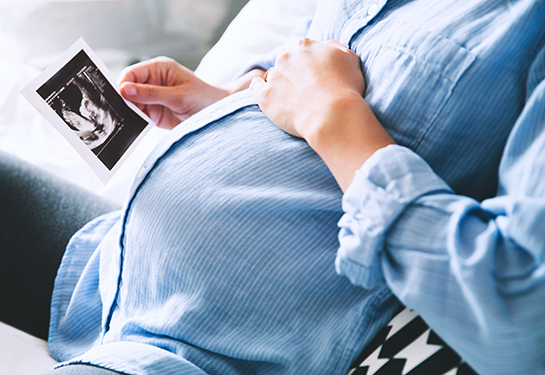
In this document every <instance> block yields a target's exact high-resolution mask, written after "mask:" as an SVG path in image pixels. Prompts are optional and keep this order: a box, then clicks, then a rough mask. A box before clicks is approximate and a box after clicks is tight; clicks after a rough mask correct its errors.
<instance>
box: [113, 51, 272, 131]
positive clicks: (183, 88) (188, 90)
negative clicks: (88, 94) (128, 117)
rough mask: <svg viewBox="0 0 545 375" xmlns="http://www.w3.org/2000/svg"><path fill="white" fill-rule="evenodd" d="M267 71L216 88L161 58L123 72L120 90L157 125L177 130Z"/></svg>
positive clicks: (252, 72) (168, 60)
mask: <svg viewBox="0 0 545 375" xmlns="http://www.w3.org/2000/svg"><path fill="white" fill-rule="evenodd" d="M263 74H264V71H263V70H261V69H255V70H252V71H250V72H248V73H247V74H246V75H244V76H242V77H241V78H240V79H238V80H237V81H235V82H232V83H231V84H229V85H228V86H226V87H216V86H212V85H209V84H208V83H206V82H204V81H203V80H201V79H200V78H198V77H197V76H196V75H195V74H194V73H193V72H192V71H191V70H189V69H187V68H186V67H184V66H182V65H180V64H179V63H177V62H176V61H175V60H173V59H170V58H168V57H158V58H155V59H152V60H148V61H143V62H141V63H138V64H135V65H132V66H129V67H127V68H125V69H124V70H123V72H122V73H121V78H120V91H121V95H123V97H124V98H125V99H127V100H129V101H131V102H133V103H134V104H136V105H137V106H138V107H139V108H140V109H141V110H142V111H143V112H144V113H146V114H147V115H148V116H149V117H150V118H151V119H152V120H153V121H154V122H155V123H156V124H157V126H159V127H160V128H165V129H173V128H174V127H176V125H178V124H179V123H181V122H182V121H184V120H186V119H188V118H189V117H191V116H192V115H194V114H195V113H197V112H199V111H200V110H202V109H204V108H206V107H208V106H209V105H211V104H213V103H215V102H217V101H218V100H220V99H223V98H225V97H226V96H229V95H231V94H233V93H235V92H237V91H240V90H243V89H246V88H248V86H249V84H250V81H251V79H252V78H254V77H262V76H263Z"/></svg>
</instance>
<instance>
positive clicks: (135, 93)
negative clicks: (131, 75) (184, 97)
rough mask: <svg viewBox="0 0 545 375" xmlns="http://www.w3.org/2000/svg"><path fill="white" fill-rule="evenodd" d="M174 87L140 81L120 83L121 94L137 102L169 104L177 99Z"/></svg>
mask: <svg viewBox="0 0 545 375" xmlns="http://www.w3.org/2000/svg"><path fill="white" fill-rule="evenodd" d="M175 90H176V88H174V87H165V86H157V85H148V84H140V83H131V82H124V83H122V84H121V88H120V92H121V95H123V97H124V98H125V99H127V100H130V101H131V102H134V103H137V104H161V105H165V106H167V107H169V106H171V105H172V104H173V103H172V102H173V101H179V95H177V93H176V92H174V91H175Z"/></svg>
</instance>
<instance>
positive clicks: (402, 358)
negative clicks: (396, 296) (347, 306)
mask: <svg viewBox="0 0 545 375" xmlns="http://www.w3.org/2000/svg"><path fill="white" fill-rule="evenodd" d="M348 375H477V374H476V372H475V371H473V370H472V369H471V368H470V367H469V366H468V365H467V364H466V363H465V362H464V361H463V360H462V359H461V358H460V356H459V355H458V354H456V353H455V352H454V350H452V349H451V348H450V347H448V346H447V344H445V342H444V341H443V340H441V339H440V338H439V336H437V334H435V332H433V331H432V330H431V329H430V328H429V327H428V326H427V325H426V323H424V321H423V320H422V318H421V317H419V316H418V315H417V314H416V313H415V312H413V311H411V310H409V309H407V308H405V309H401V310H400V312H398V314H397V315H395V316H394V318H393V319H392V320H391V321H390V323H388V325H386V326H385V327H384V328H383V329H382V330H381V331H380V332H379V333H378V335H377V336H376V337H375V338H374V339H373V341H371V343H370V344H369V346H367V348H365V350H364V351H363V352H362V353H361V355H360V356H359V358H358V359H357V360H356V361H355V363H354V365H353V366H352V368H351V370H350V371H349V372H348Z"/></svg>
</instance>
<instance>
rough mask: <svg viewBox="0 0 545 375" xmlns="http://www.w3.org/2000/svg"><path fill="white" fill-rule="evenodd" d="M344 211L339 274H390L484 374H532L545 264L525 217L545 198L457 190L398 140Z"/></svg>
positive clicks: (368, 283) (380, 279)
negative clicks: (482, 196) (482, 197)
mask: <svg viewBox="0 0 545 375" xmlns="http://www.w3.org/2000/svg"><path fill="white" fill-rule="evenodd" d="M540 205H541V206H540ZM512 207H516V210H513V209H512ZM343 209H344V210H345V212H346V214H345V216H344V217H343V218H342V219H341V221H340V222H339V226H340V227H341V233H340V235H339V239H340V248H339V251H338V256H337V260H336V267H337V271H338V272H339V273H340V274H342V275H345V276H347V277H348V278H349V279H350V280H351V281H352V282H353V283H354V284H356V285H361V286H363V287H366V288H372V287H374V286H376V285H379V284H381V283H384V282H386V283H387V284H388V286H389V287H390V288H391V289H392V291H393V292H394V293H395V294H396V296H397V297H398V298H399V299H400V300H401V301H402V302H403V303H404V304H406V305H407V306H409V307H411V308H413V309H415V310H416V311H417V312H418V313H419V314H421V315H422V317H423V318H424V319H425V320H426V322H427V323H428V324H429V325H430V327H431V328H432V329H434V330H435V331H436V332H437V333H438V334H439V335H440V336H441V337H442V338H443V339H444V340H445V341H446V342H447V343H448V344H449V345H450V346H452V347H453V348H454V349H455V350H456V351H458V352H459V353H460V355H461V356H462V358H464V359H465V360H466V361H468V363H469V364H470V365H471V366H473V367H474V368H475V369H476V370H477V372H479V373H483V374H485V373H494V374H500V373H501V374H504V373H505V374H507V373H514V372H513V371H515V370H517V371H518V370H520V372H517V373H533V372H531V371H530V369H535V366H536V365H538V364H539V361H540V358H541V357H540V356H541V354H540V353H542V352H543V351H542V350H541V349H540V350H541V351H536V349H535V348H537V347H540V346H541V347H542V345H543V344H541V343H542V342H543V339H544V337H545V326H544V325H543V323H542V320H541V319H540V318H538V317H540V316H541V311H542V309H543V304H542V303H541V302H538V301H544V300H545V290H544V289H543V285H544V283H545V277H544V276H543V272H542V270H543V269H544V267H545V264H544V260H543V250H542V243H543V242H541V241H535V240H533V238H534V237H535V236H536V234H535V233H534V232H535V231H534V230H533V226H534V225H535V223H533V222H532V221H527V220H524V218H527V217H532V218H539V217H542V215H543V212H544V211H545V206H544V205H543V202H539V201H538V200H535V199H533V198H524V197H517V198H515V197H513V198H507V197H501V198H494V199H492V200H489V201H485V202H483V203H479V202H477V201H475V200H473V199H470V198H467V197H463V196H458V195H455V194H453V192H452V191H451V190H450V189H449V188H448V186H447V185H446V184H445V183H444V182H443V181H442V180H441V179H440V178H439V177H438V176H437V175H435V173H433V171H432V170H431V168H429V166H428V165H427V164H426V163H425V162H424V161H423V160H422V159H421V158H420V157H418V156H417V155H416V154H414V153H412V152H411V151H409V150H407V149H405V148H402V147H399V146H394V147H389V148H386V149H383V150H380V151H379V152H378V153H376V154H374V155H373V156H372V157H371V158H370V159H369V160H368V161H367V162H366V163H365V164H364V166H363V167H362V168H361V169H360V170H359V171H358V172H357V174H356V177H355V179H354V181H353V183H352V185H351V186H350V187H349V189H348V190H347V192H346V193H345V196H344V198H343ZM515 236H516V237H515ZM530 239H532V240H530ZM524 241H526V242H524ZM514 343H516V344H514ZM522 358H524V359H522ZM525 366H527V367H525Z"/></svg>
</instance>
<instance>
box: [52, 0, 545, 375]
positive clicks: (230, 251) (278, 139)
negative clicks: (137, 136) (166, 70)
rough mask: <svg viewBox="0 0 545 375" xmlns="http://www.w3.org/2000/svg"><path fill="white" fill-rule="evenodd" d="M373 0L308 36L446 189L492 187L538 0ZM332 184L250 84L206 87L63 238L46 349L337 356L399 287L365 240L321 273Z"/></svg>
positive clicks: (239, 363)
mask: <svg viewBox="0 0 545 375" xmlns="http://www.w3.org/2000/svg"><path fill="white" fill-rule="evenodd" d="M371 5H372V2H371V1H363V2H362V1H322V2H321V3H320V5H319V7H318V12H317V15H316V18H315V20H314V22H313V24H312V25H311V27H310V30H309V36H310V37H313V38H315V39H338V40H340V41H341V42H343V43H345V44H346V45H348V46H350V47H351V48H352V49H353V50H354V51H356V52H357V53H358V55H359V56H361V58H362V62H363V69H364V74H365V76H366V79H367V82H368V92H367V94H366V99H367V101H368V102H369V104H370V106H371V107H372V108H373V110H374V112H375V113H376V115H377V117H379V119H380V120H381V122H382V123H383V124H384V125H385V126H386V128H387V129H388V131H390V133H391V134H392V136H393V137H394V138H395V139H396V141H398V142H399V143H400V144H402V145H405V146H407V147H409V148H411V149H414V150H415V151H417V152H418V153H419V154H420V155H422V156H423V157H424V159H425V160H426V161H427V162H429V163H430V165H432V167H433V168H434V169H435V170H436V171H437V172H438V174H439V176H441V177H442V178H443V179H444V180H445V181H446V182H447V183H448V184H450V185H451V186H452V187H453V188H454V190H455V191H457V192H461V193H465V194H468V195H471V196H473V197H475V198H479V199H480V198H483V197H486V196H488V195H490V194H491V192H493V191H495V189H496V183H495V181H496V174H495V173H494V172H492V171H493V170H494V168H496V167H497V166H498V164H499V160H500V157H501V151H502V148H503V145H504V143H505V140H506V138H507V135H508V133H509V130H510V128H511V127H512V126H513V124H514V123H515V121H516V119H517V117H518V116H519V115H520V111H521V110H522V107H523V104H524V100H525V95H526V76H527V75H528V71H529V69H530V64H531V62H532V61H533V60H534V59H535V58H536V55H537V53H538V49H539V48H542V46H543V39H544V36H543V34H544V33H543V27H542V26H541V20H543V16H544V6H543V3H542V2H538V1H518V2H516V1H513V2H510V3H509V4H508V5H507V4H505V3H502V4H500V3H499V2H498V1H491V0H488V1H486V0H482V1H456V2H454V1H444V0H443V1H433V2H429V1H391V2H386V1H382V2H378V3H377V6H378V8H370V7H371ZM521 20H523V21H521ZM528 30H530V31H528ZM506 50H508V51H509V53H508V54H507V53H506V52H505V51H506ZM498 54H499V56H500V57H498ZM522 77H523V78H522ZM505 85H509V90H507V89H505ZM477 145H478V147H476V146H477ZM428 173H429V172H428ZM413 180H415V179H409V180H408V182H407V184H409V185H407V186H412V185H410V183H414V181H413ZM428 180H429V181H435V180H433V178H431V179H430V178H428ZM375 182H376V181H375ZM436 185H437V186H440V187H441V189H443V186H444V185H441V184H439V183H436ZM375 190H376V189H372V186H371V187H369V188H368V191H367V192H366V191H365V189H364V190H363V191H362V192H359V193H358V194H359V195H357V197H358V198H356V199H357V200H358V201H366V199H365V198H366V197H369V198H370V199H369V200H368V202H375V204H376V205H379V206H376V207H375V208H374V209H373V208H372V204H371V203H369V204H370V205H369V206H366V207H369V208H370V211H369V212H373V213H375V214H376V215H375V216H376V217H374V216H373V220H376V222H374V223H373V222H371V221H369V222H368V224H369V225H371V226H376V229H377V233H380V230H382V229H384V228H383V227H382V225H383V224H384V221H385V220H386V219H387V218H388V217H389V215H390V214H391V213H389V214H388V213H386V214H379V213H380V208H381V207H380V202H382V201H381V199H378V198H377V199H375V198H376V197H375V196H373V195H372V194H374V191H375ZM402 191H404V190H403V189H401V191H400V193H399V194H401V193H402ZM419 191H420V190H419V188H418V187H415V189H414V191H412V190H411V191H409V192H408V194H409V195H411V194H413V195H414V196H418V194H417V193H418V192H419ZM415 194H416V195H415ZM371 198H372V199H371ZM383 198H384V197H383ZM341 199H342V194H341V191H340V190H339V188H338V187H337V185H336V183H335V181H334V179H333V177H332V176H331V174H330V173H329V171H328V170H327V168H326V166H325V165H324V163H323V162H322V161H321V160H320V158H319V157H318V156H317V155H316V154H315V153H314V152H313V151H312V150H311V149H310V148H309V147H308V146H307V145H306V144H305V143H304V142H303V141H301V140H299V139H295V138H293V137H291V136H288V135H286V134H285V133H283V132H282V131H280V130H279V129H277V128H276V127H275V126H274V125H273V124H272V123H271V122H270V121H269V120H268V119H267V118H266V117H265V116H264V115H263V114H262V113H261V112H260V110H259V109H258V107H257V106H256V105H255V104H254V102H253V99H252V97H251V94H250V93H249V92H242V93H239V94H237V95H234V96H232V97H230V98H227V99H226V100H223V101H221V102H219V103H216V104H215V105H213V106H211V107H210V108H207V109H206V110H204V111H202V112H200V113H199V114H197V115H195V116H193V117H192V118H191V119H189V120H187V121H186V122H184V123H183V124H182V125H180V126H178V127H177V128H176V129H175V130H173V131H172V132H171V134H170V135H169V136H168V137H167V138H166V139H165V140H164V141H163V142H162V143H161V144H160V145H159V146H158V147H157V148H156V149H155V150H154V151H153V152H152V155H150V157H149V159H148V160H147V161H146V163H145V164H144V166H143V169H142V171H141V173H140V174H139V176H138V178H137V179H136V181H135V184H134V185H133V188H132V192H131V197H130V199H129V201H128V202H127V204H126V206H125V208H124V210H123V211H122V212H121V213H117V214H112V215H110V216H108V217H104V218H101V219H98V220H97V221H95V222H92V223H90V224H89V225H88V226H87V227H85V228H83V229H82V231H80V233H78V234H77V235H76V236H75V237H74V238H73V240H72V242H71V244H70V245H69V248H68V250H67V254H66V255H65V258H64V260H63V263H62V265H61V268H60V270H59V277H58V279H57V281H56V286H55V292H54V295H53V302H52V312H53V314H52V321H51V329H50V340H49V348H50V352H51V353H52V355H53V356H54V357H55V358H57V359H59V360H62V361H71V362H76V363H77V362H81V363H92V364H95V365H99V366H103V367H105V368H110V369H113V370H117V371H121V372H126V373H129V374H205V373H206V374H222V375H229V374H233V375H235V374H237V375H238V374H254V373H255V374H307V373H313V374H328V375H331V374H343V373H345V372H346V371H347V369H348V366H349V365H350V364H351V362H352V361H353V360H354V359H355V358H356V357H357V356H358V354H359V353H360V352H361V350H362V349H363V348H364V347H365V345H366V343H368V342H369V341H370V339H371V338H372V337H373V336H374V334H375V333H376V332H377V331H378V330H379V329H380V328H381V327H382V326H383V325H384V324H385V323H386V322H387V321H388V320H389V318H390V317H391V316H392V314H393V313H394V312H395V310H396V309H397V307H398V302H397V300H396V299H395V298H394V297H393V295H392V293H391V292H390V290H389V288H388V286H387V284H386V283H385V281H384V277H383V275H382V273H381V272H380V269H379V268H377V267H378V266H377V265H376V262H375V259H376V251H375V252H373V251H372V250H376V249H374V248H373V246H371V244H370V245H369V252H367V253H366V252H364V253H366V255H364V257H367V258H368V260H369V261H370V262H371V263H370V264H369V267H368V268H367V269H364V270H363V271H361V269H359V270H358V269H355V270H352V271H351V272H355V273H357V275H358V277H359V278H360V280H359V281H360V284H362V285H364V286H365V287H363V288H362V287H360V286H354V285H352V284H351V283H350V282H349V280H348V278H344V277H339V275H337V273H336V272H335V267H334V263H335V257H336V254H337V250H338V248H339V244H338V240H337V234H338V228H337V227H336V223H337V222H338V221H339V219H340V218H341V216H342V215H343V210H342V207H341ZM388 207H390V206H388ZM403 209H404V206H403V205H402V204H400V205H399V206H398V207H397V208H396V210H397V211H396V212H397V214H399V213H400V212H401V211H402V210H403ZM394 211H395V210H394ZM355 217H356V218H359V216H358V215H355ZM361 217H362V218H364V217H365V216H364V215H361ZM356 242H357V241H356ZM345 243H346V242H345ZM377 243H380V239H378V240H377ZM341 244H342V243H341ZM343 251H344V250H343V247H341V252H340V253H339V254H342V253H343ZM360 264H363V263H360ZM349 276H350V275H349ZM351 278H352V277H351Z"/></svg>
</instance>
